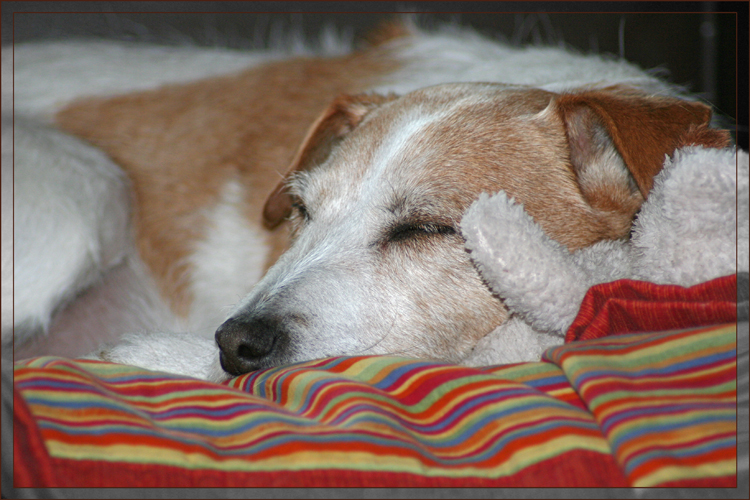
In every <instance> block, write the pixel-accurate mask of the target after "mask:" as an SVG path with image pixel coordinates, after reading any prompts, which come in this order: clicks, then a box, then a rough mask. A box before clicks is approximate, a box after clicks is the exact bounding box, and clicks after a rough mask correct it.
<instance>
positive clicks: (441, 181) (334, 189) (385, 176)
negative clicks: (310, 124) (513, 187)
mask: <svg viewBox="0 0 750 500" xmlns="http://www.w3.org/2000/svg"><path fill="white" fill-rule="evenodd" d="M551 96H552V94H551V93H549V92H545V91H542V90H538V89H530V88H524V87H510V86H500V85H495V84H458V85H444V86H437V87H431V88H426V89H422V90H419V91H416V92H412V93H410V94H407V95H405V96H403V97H401V98H399V99H397V100H395V101H392V102H390V103H388V104H386V105H384V106H382V107H380V108H378V109H377V110H375V111H373V112H372V113H371V114H370V115H368V116H367V117H366V119H365V120H364V121H363V123H362V124H361V125H360V126H359V127H358V128H357V129H355V130H354V131H353V132H352V133H350V135H349V136H348V137H347V138H346V139H345V140H344V141H343V142H342V143H341V145H340V146H339V147H338V148H337V149H335V150H334V151H333V153H332V154H331V156H330V157H329V159H328V160H327V161H326V162H325V163H324V164H323V165H321V166H320V167H318V168H315V169H313V170H312V171H310V172H309V173H307V174H305V175H302V176H301V177H300V178H299V179H298V180H297V182H296V186H295V187H296V189H295V190H297V191H300V190H301V191H304V192H305V198H307V199H308V200H321V201H323V200H324V203H326V204H327V205H329V206H330V207H331V209H332V210H340V209H343V208H346V207H349V208H351V207H352V204H354V203H357V204H359V205H363V204H364V205H369V206H380V207H386V208H388V207H392V206H397V205H398V206H404V202H403V200H407V204H412V205H418V204H423V203H425V200H432V201H433V202H435V203H437V204H442V206H441V209H442V210H443V211H454V210H455V211H462V210H463V209H465V208H466V207H467V205H468V204H469V203H471V201H472V200H473V198H474V197H475V196H476V195H477V194H478V193H475V192H474V191H477V190H482V189H483V186H488V187H486V188H484V189H493V188H494V186H490V184H493V183H495V184H496V182H495V181H496V179H495V178H496V177H497V172H495V173H493V174H492V175H490V173H489V172H488V170H490V169H492V170H496V169H495V167H496V164H497V163H501V162H502V161H503V159H504V157H506V156H514V157H515V159H516V160H519V158H520V156H522V153H520V151H522V152H524V153H525V152H529V154H533V150H534V149H535V141H536V138H535V136H534V132H533V131H531V132H530V131H528V130H523V129H525V128H529V127H530V124H529V117H530V116H533V115H536V114H538V113H540V112H541V111H543V110H544V109H545V108H546V107H547V106H548V104H549V102H550V99H551ZM469 184H473V185H474V186H470V185H469ZM501 188H506V187H505V186H501ZM455 215H458V214H455Z"/></svg>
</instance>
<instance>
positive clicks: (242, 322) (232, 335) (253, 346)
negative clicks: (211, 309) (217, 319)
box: [216, 316, 286, 375]
mask: <svg viewBox="0 0 750 500" xmlns="http://www.w3.org/2000/svg"><path fill="white" fill-rule="evenodd" d="M285 338H286V335H285V333H284V330H283V328H282V327H281V322H280V321H278V320H275V319H272V318H253V317H242V316H238V317H234V318H230V319H228V320H226V321H225V322H224V323H222V325H221V326H220V327H219V328H218V329H217V330H216V343H217V344H219V348H220V349H221V358H220V359H221V367H222V368H223V369H224V370H225V371H226V372H228V373H230V374H232V375H242V374H243V373H247V372H250V371H253V370H257V369H258V368H260V367H262V366H263V365H265V364H267V363H264V362H263V360H264V359H268V358H269V357H271V356H272V354H274V351H275V350H277V349H278V348H279V347H280V344H282V343H283V339H285Z"/></svg>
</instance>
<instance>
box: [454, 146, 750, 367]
mask: <svg viewBox="0 0 750 500" xmlns="http://www.w3.org/2000/svg"><path fill="white" fill-rule="evenodd" d="M461 230H462V232H463V235H464V237H465V238H466V247H467V249H468V250H469V251H470V252H471V256H472V259H473V261H474V263H475V265H476V266H477V268H478V270H479V272H480V273H481V275H482V277H483V278H484V279H485V280H486V281H487V283H488V284H489V286H490V287H491V288H492V290H493V291H494V292H495V293H497V295H498V296H499V297H501V298H502V300H504V302H505V304H506V305H507V307H508V309H509V310H510V311H511V313H512V314H513V315H514V318H515V319H514V321H511V322H508V323H506V324H504V325H501V326H500V327H498V328H497V329H496V330H495V331H494V332H492V333H491V334H490V335H489V336H488V337H487V338H486V339H484V340H483V341H482V342H480V344H479V345H478V346H477V351H479V350H480V349H482V350H489V351H493V352H505V351H507V350H509V349H511V347H510V346H511V344H515V347H513V350H514V351H519V350H520V352H523V353H524V357H525V358H526V359H527V360H529V361H533V360H538V359H539V356H540V355H541V353H542V352H543V351H544V349H546V348H547V347H548V346H550V345H553V344H554V343H555V342H554V341H553V340H552V339H555V340H556V342H557V343H562V340H563V336H564V334H565V331H566V330H567V328H568V327H569V326H570V324H571V323H572V322H573V320H574V319H575V316H576V314H577V312H578V309H579V307H580V304H581V302H582V300H583V297H584V295H585V294H586V291H587V290H588V289H589V288H590V287H591V286H593V285H595V284H598V283H605V282H609V281H614V280H617V279H622V278H630V279H637V280H644V281H650V282H654V283H660V284H676V285H682V286H691V285H695V284H697V283H701V282H704V281H707V280H710V279H713V278H717V277H720V276H726V275H730V274H734V273H736V272H740V271H745V272H746V271H747V270H748V154H747V152H745V151H735V150H734V149H721V150H719V149H708V148H702V147H688V148H683V149H681V150H679V151H677V152H676V153H675V155H674V156H673V157H672V158H667V159H666V161H665V164H664V169H663V170H662V171H661V172H660V173H659V175H658V176H657V177H656V178H655V182H654V187H653V189H652V191H651V193H650V194H649V197H648V200H647V201H646V202H645V203H644V204H643V207H642V209H641V211H640V212H639V214H638V216H637V217H636V220H635V223H634V226H633V233H632V238H631V239H630V240H629V241H603V242H600V243H597V244H596V245H594V246H591V247H588V248H584V249H582V250H579V251H577V252H573V253H571V252H569V251H568V250H567V249H566V248H565V247H563V246H562V245H560V244H559V243H557V242H556V241H554V240H552V239H551V238H549V237H548V236H547V235H546V234H545V233H544V231H542V229H541V228H540V227H539V226H538V225H537V224H536V223H535V222H534V221H533V219H532V218H531V216H530V215H528V213H527V212H526V211H525V210H524V209H523V207H522V206H521V205H519V204H516V203H515V202H514V201H513V199H509V198H508V197H507V196H506V195H505V193H504V192H500V193H497V194H496V195H494V196H489V195H482V196H481V197H480V198H479V200H477V201H476V202H475V203H474V205H472V207H471V208H470V209H469V210H468V212H467V213H466V215H465V216H464V218H463V220H462V222H461ZM519 318H520V319H521V320H522V321H519ZM509 338H512V339H513V341H512V342H510V341H509V340H508V339H509ZM474 358H477V360H479V359H480V358H481V355H480V354H479V352H477V353H476V354H473V355H472V356H471V357H470V358H468V359H467V364H479V363H475V362H474Z"/></svg>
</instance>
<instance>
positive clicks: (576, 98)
mask: <svg viewBox="0 0 750 500" xmlns="http://www.w3.org/2000/svg"><path fill="white" fill-rule="evenodd" d="M554 105H555V108H556V111H557V113H558V114H559V117H560V118H561V119H562V121H563V124H564V126H565V130H566V134H567V138H568V142H569V145H570V162H571V165H572V167H573V170H574V173H575V175H576V177H577V180H578V183H579V185H580V186H581V190H582V192H583V195H584V197H586V199H587V200H589V202H590V203H591V204H592V205H593V206H596V205H597V204H599V205H600V207H597V208H604V209H606V208H607V207H608V206H609V207H611V208H614V207H613V206H612V205H613V200H612V196H615V197H617V194H616V193H614V192H613V190H615V191H616V190H617V188H620V190H622V189H623V182H622V180H623V179H625V180H626V182H627V183H628V184H630V186H629V188H628V189H629V190H630V192H631V193H630V195H631V196H632V197H634V198H637V199H638V200H637V201H638V204H640V202H642V201H643V200H644V199H646V197H647V196H648V193H649V191H650V190H651V187H652V186H653V180H654V176H656V174H658V173H659V171H660V170H661V168H662V166H663V164H664V160H665V157H666V155H672V154H673V153H674V151H675V150H676V149H677V148H679V147H682V146H685V145H691V144H695V145H702V146H707V147H726V146H728V145H729V144H730V142H731V137H730V135H729V133H728V132H727V131H726V130H717V129H711V128H709V122H710V120H711V109H710V108H709V107H708V106H706V105H705V104H702V103H700V102H692V101H685V100H681V99H676V98H672V97H658V96H649V95H644V94H642V93H639V92H637V91H635V90H632V89H629V88H627V87H623V86H616V87H608V88H604V89H599V90H589V91H583V92H576V93H570V94H563V95H561V96H559V97H558V98H556V99H555V101H554ZM618 170H619V171H618ZM606 191H609V193H606ZM639 194H640V196H638V195H639ZM621 197H622V196H621Z"/></svg>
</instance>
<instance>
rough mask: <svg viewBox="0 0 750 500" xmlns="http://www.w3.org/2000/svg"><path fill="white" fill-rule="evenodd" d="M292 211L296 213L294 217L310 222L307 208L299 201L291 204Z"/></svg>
mask: <svg viewBox="0 0 750 500" xmlns="http://www.w3.org/2000/svg"><path fill="white" fill-rule="evenodd" d="M292 210H294V211H295V212H296V215H298V216H299V217H301V218H302V220H304V221H305V222H307V221H309V220H310V214H309V213H308V211H307V207H306V206H305V204H304V203H302V201H300V200H295V201H293V202H292Z"/></svg>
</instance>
